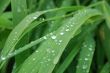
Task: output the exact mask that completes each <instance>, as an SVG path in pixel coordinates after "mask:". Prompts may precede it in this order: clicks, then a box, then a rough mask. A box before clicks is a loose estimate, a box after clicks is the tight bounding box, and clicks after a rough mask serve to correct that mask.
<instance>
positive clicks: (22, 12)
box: [11, 0, 27, 25]
mask: <svg viewBox="0 0 110 73" xmlns="http://www.w3.org/2000/svg"><path fill="white" fill-rule="evenodd" d="M11 7H12V14H13V23H14V24H15V25H16V24H18V23H19V22H20V21H21V20H22V19H23V18H24V17H25V16H26V15H27V4H26V0H11Z"/></svg>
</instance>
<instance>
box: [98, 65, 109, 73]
mask: <svg viewBox="0 0 110 73" xmlns="http://www.w3.org/2000/svg"><path fill="white" fill-rule="evenodd" d="M100 73H110V64H109V63H106V64H105V65H104V67H103V68H102V70H101V72H100Z"/></svg>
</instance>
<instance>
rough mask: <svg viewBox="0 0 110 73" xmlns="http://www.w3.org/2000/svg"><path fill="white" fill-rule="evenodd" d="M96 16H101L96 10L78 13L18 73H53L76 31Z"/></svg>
mask: <svg viewBox="0 0 110 73" xmlns="http://www.w3.org/2000/svg"><path fill="white" fill-rule="evenodd" d="M96 15H100V12H99V11H97V10H95V9H83V10H80V11H78V13H77V14H76V15H75V16H74V17H73V18H71V19H70V20H69V21H68V22H67V23H65V24H63V25H62V26H61V27H60V28H59V29H58V30H56V31H55V32H54V33H51V36H50V37H49V38H47V39H48V40H46V41H45V42H44V43H42V45H41V46H40V47H39V48H38V49H37V50H36V51H37V52H34V53H33V54H32V55H31V56H30V57H29V58H28V59H26V61H25V62H24V64H23V65H22V67H21V69H20V71H19V72H18V73H24V72H25V73H30V72H31V73H44V72H45V73H51V72H52V71H53V69H54V67H55V65H56V64H57V62H58V61H59V58H60V56H61V54H62V52H63V51H64V49H65V47H66V45H67V44H68V42H69V41H70V39H71V38H72V37H74V34H75V33H76V31H77V30H78V29H79V28H80V27H81V26H82V25H83V24H84V22H85V21H86V20H87V19H89V18H90V17H92V16H96ZM78 21H80V22H78ZM67 26H68V27H69V28H68V27H67ZM71 26H75V27H71ZM62 33H63V36H62ZM39 55H40V56H39Z"/></svg>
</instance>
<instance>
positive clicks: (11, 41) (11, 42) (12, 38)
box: [1, 7, 73, 56]
mask: <svg viewBox="0 0 110 73" xmlns="http://www.w3.org/2000/svg"><path fill="white" fill-rule="evenodd" d="M72 8H73V7H65V8H56V9H52V10H47V11H39V12H35V13H32V14H30V15H28V16H26V17H25V18H24V19H23V20H22V21H21V22H20V23H19V24H18V25H17V26H16V27H15V28H14V30H13V31H12V32H11V33H10V35H9V37H8V39H7V42H6V44H5V46H4V49H3V50H2V52H1V54H2V56H6V55H7V54H8V53H9V52H11V51H13V49H14V47H15V45H16V44H17V43H18V41H19V40H20V39H19V38H20V37H21V35H22V34H23V33H24V31H25V30H26V29H27V28H28V27H30V26H31V25H30V24H31V23H32V22H33V21H34V20H35V19H37V18H38V17H39V16H40V15H42V14H44V13H47V12H53V11H58V10H67V11H69V10H68V9H70V11H71V10H72ZM23 25H24V26H23ZM22 26H23V27H22ZM36 26H37V25H36ZM19 29H20V30H19Z"/></svg>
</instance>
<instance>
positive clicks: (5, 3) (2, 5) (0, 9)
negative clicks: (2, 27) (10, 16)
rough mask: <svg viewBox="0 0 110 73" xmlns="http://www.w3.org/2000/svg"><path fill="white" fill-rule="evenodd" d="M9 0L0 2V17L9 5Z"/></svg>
mask: <svg viewBox="0 0 110 73" xmlns="http://www.w3.org/2000/svg"><path fill="white" fill-rule="evenodd" d="M9 3H10V0H0V15H1V14H2V13H3V12H4V10H5V9H6V8H7V6H8V5H9Z"/></svg>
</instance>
